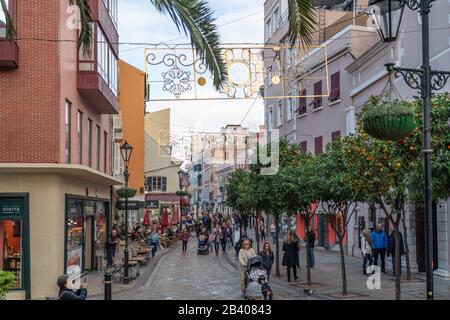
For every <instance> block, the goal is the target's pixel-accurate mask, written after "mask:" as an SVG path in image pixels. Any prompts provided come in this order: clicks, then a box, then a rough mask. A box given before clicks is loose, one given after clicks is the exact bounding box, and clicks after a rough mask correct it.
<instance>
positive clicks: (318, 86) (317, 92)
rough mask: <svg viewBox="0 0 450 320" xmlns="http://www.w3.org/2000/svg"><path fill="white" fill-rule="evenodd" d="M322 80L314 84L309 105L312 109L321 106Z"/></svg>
mask: <svg viewBox="0 0 450 320" xmlns="http://www.w3.org/2000/svg"><path fill="white" fill-rule="evenodd" d="M321 96H322V80H320V81H317V82H316V83H314V100H313V102H312V103H311V104H312V105H313V109H317V108H320V107H321V106H322V97H321Z"/></svg>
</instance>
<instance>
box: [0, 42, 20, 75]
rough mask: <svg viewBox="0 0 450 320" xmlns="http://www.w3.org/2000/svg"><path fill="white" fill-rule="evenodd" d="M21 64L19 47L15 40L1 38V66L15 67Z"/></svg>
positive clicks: (6, 67)
mask: <svg viewBox="0 0 450 320" xmlns="http://www.w3.org/2000/svg"><path fill="white" fill-rule="evenodd" d="M18 66H19V47H18V46H17V43H16V42H15V41H10V40H6V39H0V68H5V69H15V68H17V67H18Z"/></svg>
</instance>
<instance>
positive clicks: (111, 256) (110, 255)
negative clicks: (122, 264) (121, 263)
mask: <svg viewBox="0 0 450 320" xmlns="http://www.w3.org/2000/svg"><path fill="white" fill-rule="evenodd" d="M115 255H116V250H107V252H106V262H107V266H108V267H111V266H112V265H113V264H114V256H115Z"/></svg>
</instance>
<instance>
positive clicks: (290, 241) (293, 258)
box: [282, 230, 300, 282]
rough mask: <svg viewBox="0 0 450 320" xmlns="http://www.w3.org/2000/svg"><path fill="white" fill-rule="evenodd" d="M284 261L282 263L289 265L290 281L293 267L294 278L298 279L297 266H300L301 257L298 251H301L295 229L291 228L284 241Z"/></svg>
mask: <svg viewBox="0 0 450 320" xmlns="http://www.w3.org/2000/svg"><path fill="white" fill-rule="evenodd" d="M283 251H284V255H283V262H282V265H283V266H286V267H287V277H288V282H291V268H292V271H293V272H294V280H297V279H298V277H297V267H300V259H299V257H298V253H299V251H300V243H299V241H298V237H297V236H296V234H295V231H293V230H290V231H289V233H288V235H287V237H286V240H284V243H283Z"/></svg>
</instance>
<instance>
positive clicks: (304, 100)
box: [299, 89, 306, 115]
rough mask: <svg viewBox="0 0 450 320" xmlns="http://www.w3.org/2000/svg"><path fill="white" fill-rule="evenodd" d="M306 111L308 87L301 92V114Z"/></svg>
mask: <svg viewBox="0 0 450 320" xmlns="http://www.w3.org/2000/svg"><path fill="white" fill-rule="evenodd" d="M304 113H306V89H303V90H302V91H301V92H300V98H299V115H301V114H304Z"/></svg>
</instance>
